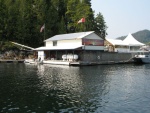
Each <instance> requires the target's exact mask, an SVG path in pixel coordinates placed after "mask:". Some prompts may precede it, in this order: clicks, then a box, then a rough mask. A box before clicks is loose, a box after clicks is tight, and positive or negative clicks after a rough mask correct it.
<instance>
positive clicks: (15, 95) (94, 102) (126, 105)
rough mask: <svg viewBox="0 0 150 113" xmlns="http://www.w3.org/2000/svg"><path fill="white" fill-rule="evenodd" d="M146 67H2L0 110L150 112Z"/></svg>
mask: <svg viewBox="0 0 150 113" xmlns="http://www.w3.org/2000/svg"><path fill="white" fill-rule="evenodd" d="M149 69H150V65H138V66H137V65H133V64H129V65H99V66H83V67H82V66H81V67H70V66H60V65H45V64H44V65H31V64H0V85H1V87H0V103H1V104H0V112H2V113H6V112H12V113H13V112H14V113H26V112H29V113H31V112H32V113H51V112H54V113H55V112H56V113H57V112H61V113H64V112H77V113H78V112H80V113H81V112H83V113H87V112H96V113H99V112H102V113H111V112H115V113H137V112H144V113H148V112H149V106H150V98H149V95H150V76H149V73H150V70H149ZM139 108H140V109H139Z"/></svg>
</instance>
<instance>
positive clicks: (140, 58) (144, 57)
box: [133, 52, 150, 64]
mask: <svg viewBox="0 0 150 113" xmlns="http://www.w3.org/2000/svg"><path fill="white" fill-rule="evenodd" d="M133 60H134V62H135V63H139V64H148V63H150V52H146V53H145V52H144V54H139V55H135V56H134V57H133Z"/></svg>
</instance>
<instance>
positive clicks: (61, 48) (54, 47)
mask: <svg viewBox="0 0 150 113" xmlns="http://www.w3.org/2000/svg"><path fill="white" fill-rule="evenodd" d="M83 46H84V45H80V46H53V47H39V48H36V49H34V50H37V51H42V50H74V49H77V48H80V47H83Z"/></svg>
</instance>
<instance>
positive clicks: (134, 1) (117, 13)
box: [91, 0, 150, 38]
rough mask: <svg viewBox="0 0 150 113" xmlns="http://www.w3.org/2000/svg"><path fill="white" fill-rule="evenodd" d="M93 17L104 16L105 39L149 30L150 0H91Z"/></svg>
mask: <svg viewBox="0 0 150 113" xmlns="http://www.w3.org/2000/svg"><path fill="white" fill-rule="evenodd" d="M91 3H92V9H93V10H94V11H95V15H96V14H98V13H99V12H100V13H101V14H102V15H103V16H104V20H105V22H106V25H107V26H108V28H107V33H108V35H107V36H106V38H117V37H120V36H126V35H128V34H129V33H135V32H137V31H141V30H145V29H147V30H150V0H91Z"/></svg>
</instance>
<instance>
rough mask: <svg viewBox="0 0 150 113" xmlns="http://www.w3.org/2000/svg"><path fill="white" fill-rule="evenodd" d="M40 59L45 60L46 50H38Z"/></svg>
mask: <svg viewBox="0 0 150 113" xmlns="http://www.w3.org/2000/svg"><path fill="white" fill-rule="evenodd" d="M39 59H40V61H42V60H44V51H38V60H39Z"/></svg>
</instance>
